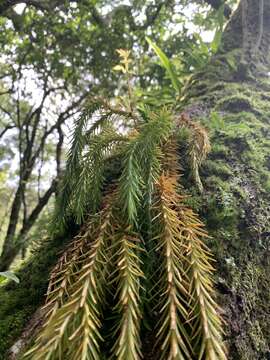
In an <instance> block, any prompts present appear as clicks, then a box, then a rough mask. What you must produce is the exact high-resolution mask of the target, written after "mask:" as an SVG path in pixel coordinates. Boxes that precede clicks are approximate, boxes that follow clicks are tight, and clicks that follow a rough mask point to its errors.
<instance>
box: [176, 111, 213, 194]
mask: <svg viewBox="0 0 270 360" xmlns="http://www.w3.org/2000/svg"><path fill="white" fill-rule="evenodd" d="M177 126H178V127H186V128H187V129H189V130H190V133H191V138H190V141H189V156H190V167H191V171H192V176H193V179H194V181H195V183H196V184H197V186H198V189H199V190H200V192H202V191H203V186H202V182H201V179H200V175H199V168H200V166H201V164H202V162H203V161H204V160H205V158H206V156H207V155H208V153H209V152H210V150H211V146H210V141H209V136H208V133H207V131H206V129H205V128H204V127H203V126H202V125H201V124H200V123H199V122H197V121H193V120H191V118H190V116H189V115H188V114H186V113H182V114H181V115H180V118H179V119H178V120H177Z"/></svg>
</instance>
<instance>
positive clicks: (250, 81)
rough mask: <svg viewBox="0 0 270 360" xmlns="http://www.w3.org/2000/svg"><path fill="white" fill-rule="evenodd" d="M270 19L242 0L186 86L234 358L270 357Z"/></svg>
mask: <svg viewBox="0 0 270 360" xmlns="http://www.w3.org/2000/svg"><path fill="white" fill-rule="evenodd" d="M269 18H270V1H267V0H264V1H263V0H259V1H258V0H242V1H241V2H240V4H239V7H238V9H237V10H236V12H235V13H234V14H233V16H232V18H231V20H230V22H229V24H228V25H227V27H226V29H225V32H224V36H223V41H222V46H221V50H220V52H219V53H218V54H217V55H216V56H214V57H213V59H212V60H211V62H210V63H209V65H207V66H206V68H205V70H204V71H202V72H200V73H197V74H196V75H194V76H193V77H192V79H191V80H190V83H189V84H188V86H187V89H186V90H187V91H186V102H187V104H186V107H185V112H186V113H187V114H188V115H189V116H190V117H192V119H196V118H197V119H198V120H200V121H201V122H203V123H204V124H205V125H206V126H207V127H208V129H209V132H210V136H211V143H212V152H211V154H210V156H209V158H208V160H207V161H206V163H205V165H204V166H203V168H202V170H201V176H202V181H203V184H204V193H203V194H198V195H197V196H195V198H194V207H195V208H196V210H197V211H199V212H200V213H201V215H202V216H203V217H204V219H205V222H206V226H207V229H208V230H209V232H210V233H211V235H212V239H210V240H209V246H210V247H211V248H212V250H213V251H214V253H215V255H216V258H217V266H216V267H217V270H218V272H217V289H218V290H219V296H220V302H221V303H222V304H223V307H224V309H225V314H224V318H225V320H226V325H224V327H225V329H224V330H225V341H226V343H227V346H228V351H229V355H228V358H229V359H230V360H261V359H263V360H267V359H270V349H269V344H270V289H269V284H268V281H269V280H268V279H269V276H270V258H269V255H270V207H269V200H270V196H269V192H270V155H269V151H270V105H269V104H270V103H269V100H270V79H269V77H268V71H270V70H269V69H270V66H269V45H270V21H269ZM194 192H195V191H193V193H194ZM40 261H42V259H40ZM38 274H39V271H38V270H37V276H38ZM13 296H14V293H13ZM16 296H19V295H16ZM40 299H41V297H40V295H39V301H40ZM25 301H26V302H27V304H29V301H31V299H30V298H28V299H26V300H25ZM14 311H15V309H14ZM17 333H18V332H17Z"/></svg>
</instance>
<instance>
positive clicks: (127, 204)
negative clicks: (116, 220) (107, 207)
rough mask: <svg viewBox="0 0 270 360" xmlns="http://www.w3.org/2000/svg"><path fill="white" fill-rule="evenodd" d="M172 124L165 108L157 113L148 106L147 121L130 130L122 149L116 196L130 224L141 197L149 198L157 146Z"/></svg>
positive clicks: (157, 163)
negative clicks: (122, 154)
mask: <svg viewBox="0 0 270 360" xmlns="http://www.w3.org/2000/svg"><path fill="white" fill-rule="evenodd" d="M172 128H173V122H172V117H171V114H170V112H169V111H168V110H167V109H165V108H164V109H163V110H162V111H160V112H159V113H155V112H152V111H150V110H149V111H148V113H147V122H145V123H143V124H142V125H141V126H140V127H139V128H138V131H136V132H135V133H133V136H132V137H131V140H130V142H129V144H128V145H127V147H126V148H125V149H124V151H125V156H124V160H123V172H122V175H121V177H120V181H119V196H120V202H121V203H122V204H123V206H122V207H123V212H124V213H126V214H127V219H128V222H129V223H130V224H135V223H136V218H137V215H138V208H139V207H140V205H141V202H142V197H143V196H144V198H148V199H151V193H152V191H153V184H154V182H155V181H156V179H157V177H158V175H159V172H160V157H161V150H160V146H161V144H162V143H163V142H164V141H166V139H167V138H168V137H169V136H170V134H171V132H172ZM145 188H146V193H145V191H144V190H145ZM148 201H151V200H148Z"/></svg>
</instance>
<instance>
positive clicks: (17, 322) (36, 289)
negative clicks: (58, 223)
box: [0, 229, 74, 360]
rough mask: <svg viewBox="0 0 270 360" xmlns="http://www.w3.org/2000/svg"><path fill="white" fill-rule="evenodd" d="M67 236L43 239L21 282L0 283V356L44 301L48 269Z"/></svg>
mask: <svg viewBox="0 0 270 360" xmlns="http://www.w3.org/2000/svg"><path fill="white" fill-rule="evenodd" d="M69 232H70V235H69V236H68V237H59V238H56V239H54V240H51V241H48V242H47V243H44V244H43V245H42V247H41V248H40V249H39V250H37V251H35V252H34V253H33V255H32V256H31V258H30V259H29V260H28V262H27V263H26V264H25V266H24V267H22V268H21V269H20V270H19V271H18V273H17V274H16V275H17V276H18V277H19V279H20V283H19V284H15V283H8V284H7V285H6V286H2V287H0V299H1V300H0V319H1V321H0V359H1V360H5V359H7V354H6V352H7V350H8V349H9V348H10V347H11V346H12V345H13V343H14V342H15V341H16V338H17V337H18V336H19V335H20V334H21V332H22V330H23V328H24V326H25V325H26V323H27V322H28V321H29V319H30V318H31V315H32V314H33V313H34V311H35V310H36V309H37V308H38V307H39V306H40V305H41V304H42V303H43V301H44V294H45V293H46V290H47V286H48V279H49V272H50V270H51V267H52V266H53V264H54V262H55V261H56V259H57V257H58V255H59V251H60V250H61V249H63V246H64V244H65V242H66V241H67V240H68V239H69V238H70V236H71V235H72V233H74V230H72V229H69Z"/></svg>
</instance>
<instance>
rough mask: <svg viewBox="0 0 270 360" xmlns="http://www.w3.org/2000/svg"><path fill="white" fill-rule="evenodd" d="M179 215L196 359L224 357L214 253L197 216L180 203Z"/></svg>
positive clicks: (217, 359) (207, 359) (208, 359)
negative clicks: (208, 244)
mask: <svg viewBox="0 0 270 360" xmlns="http://www.w3.org/2000/svg"><path fill="white" fill-rule="evenodd" d="M178 209H179V210H178V216H179V219H180V221H181V222H182V223H183V230H182V233H183V236H184V238H185V241H186V245H187V247H188V248H187V253H186V257H187V259H188V261H189V264H190V265H189V271H188V274H189V278H190V285H189V293H190V304H191V311H190V319H191V323H192V329H193V331H192V344H193V348H194V350H195V351H196V354H197V359H198V360H202V359H205V360H226V359H227V357H226V354H225V347H224V345H223V344H222V333H223V331H222V326H223V321H222V319H221V316H220V313H221V312H222V310H221V309H220V308H219V306H218V305H217V303H216V300H215V291H214V285H213V279H212V273H213V271H214V268H213V266H212V262H213V256H212V254H211V253H210V251H209V249H208V248H207V246H206V245H205V244H204V243H203V239H204V238H207V237H208V235H207V232H206V231H205V229H204V227H203V224H202V222H201V221H200V220H199V219H198V216H197V215H196V214H195V213H194V212H193V211H192V210H191V209H188V208H185V207H183V206H182V205H181V204H180V206H178Z"/></svg>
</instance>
